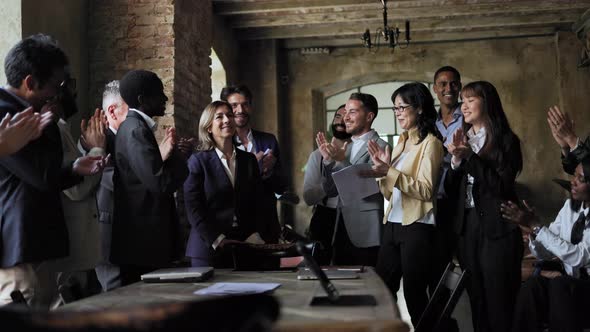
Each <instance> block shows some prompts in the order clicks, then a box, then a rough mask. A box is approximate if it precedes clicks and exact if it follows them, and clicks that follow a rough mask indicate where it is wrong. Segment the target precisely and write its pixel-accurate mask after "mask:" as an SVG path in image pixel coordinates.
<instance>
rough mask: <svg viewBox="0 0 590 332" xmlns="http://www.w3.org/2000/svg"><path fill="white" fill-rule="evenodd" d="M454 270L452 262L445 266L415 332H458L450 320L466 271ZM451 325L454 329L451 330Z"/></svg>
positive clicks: (459, 295) (462, 286) (453, 322)
mask: <svg viewBox="0 0 590 332" xmlns="http://www.w3.org/2000/svg"><path fill="white" fill-rule="evenodd" d="M454 269H455V264H453V263H452V262H451V263H449V265H447V268H446V269H445V272H444V273H443V275H442V277H441V278H440V281H439V282H438V285H437V286H436V289H435V290H434V293H433V294H432V296H431V297H430V301H429V302H428V305H427V306H426V309H425V310H424V313H422V317H420V321H419V322H418V325H417V326H416V329H415V332H431V331H452V330H453V329H455V330H457V331H458V328H457V327H456V324H457V323H456V322H455V321H454V320H452V319H451V314H452V313H453V310H454V309H455V305H457V301H459V297H461V293H462V292H463V289H464V288H465V286H464V282H465V278H466V277H467V271H462V272H461V273H457V272H455V271H454ZM452 325H454V326H455V327H454V328H453V327H452Z"/></svg>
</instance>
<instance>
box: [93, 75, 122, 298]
mask: <svg viewBox="0 0 590 332" xmlns="http://www.w3.org/2000/svg"><path fill="white" fill-rule="evenodd" d="M102 109H103V111H104V112H105V115H106V118H107V122H108V126H109V128H108V129H107V130H106V132H105V135H106V150H107V153H109V154H111V156H114V155H115V134H116V133H117V130H118V129H119V127H120V126H121V123H123V121H125V118H126V117H127V112H128V111H129V107H128V106H127V104H126V103H125V102H124V101H123V98H121V93H120V92H119V81H112V82H110V83H108V84H107V85H106V86H105V89H104V92H103V94H102ZM114 171H115V158H111V161H110V163H109V164H108V165H107V167H105V169H104V171H103V173H102V178H101V180H100V187H99V188H98V191H97V193H96V205H97V208H98V221H99V229H100V241H101V253H102V256H101V262H100V263H99V265H97V266H96V268H95V271H96V276H97V277H98V281H99V282H100V285H101V287H102V290H103V291H104V292H106V291H109V290H111V289H114V288H117V287H120V286H121V276H120V271H119V267H118V266H117V265H115V264H112V263H111V262H110V253H111V234H112V227H113V204H114V199H113V173H114Z"/></svg>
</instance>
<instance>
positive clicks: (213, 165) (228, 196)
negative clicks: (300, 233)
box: [184, 149, 263, 259]
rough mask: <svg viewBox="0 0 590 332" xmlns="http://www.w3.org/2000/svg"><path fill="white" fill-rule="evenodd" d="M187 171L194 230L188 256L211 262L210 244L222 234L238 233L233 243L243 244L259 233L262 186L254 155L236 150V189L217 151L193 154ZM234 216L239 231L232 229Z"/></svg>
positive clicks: (186, 201)
mask: <svg viewBox="0 0 590 332" xmlns="http://www.w3.org/2000/svg"><path fill="white" fill-rule="evenodd" d="M188 168H189V176H188V178H187V179H186V181H185V183H184V206H185V208H186V214H187V218H188V221H189V222H190V224H191V231H190V234H189V238H188V243H187V246H186V256H188V257H193V258H200V259H210V257H211V255H212V250H213V249H212V247H211V244H213V242H215V240H216V239H217V238H218V237H219V235H221V234H224V235H226V236H227V235H228V233H229V232H230V231H231V232H232V233H234V234H237V236H236V237H234V238H233V239H234V240H240V241H243V240H245V239H246V238H247V237H248V236H249V235H250V234H252V233H254V232H257V231H258V232H259V228H260V227H259V225H258V224H257V223H258V222H261V221H263V220H262V219H261V218H260V215H261V214H260V213H261V212H262V207H261V205H260V200H259V199H258V198H259V197H260V195H261V192H262V183H261V178H260V173H259V170H258V164H257V162H256V157H254V155H253V154H251V153H248V152H244V151H242V150H239V149H236V169H235V173H236V175H235V181H234V183H235V186H234V187H232V185H231V182H230V180H229V178H228V176H227V174H226V173H225V170H224V168H223V164H222V163H221V160H220V159H219V157H218V156H217V153H216V152H215V150H209V151H199V152H196V153H194V154H193V155H192V156H191V157H190V159H189V160H188ZM234 215H235V216H236V218H237V220H236V221H237V224H238V228H237V229H232V224H233V222H234ZM261 235H262V234H261ZM228 238H230V237H228Z"/></svg>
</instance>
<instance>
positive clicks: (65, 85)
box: [45, 77, 76, 103]
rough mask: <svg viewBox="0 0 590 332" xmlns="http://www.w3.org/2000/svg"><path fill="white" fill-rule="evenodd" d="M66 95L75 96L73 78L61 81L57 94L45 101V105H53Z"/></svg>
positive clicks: (74, 81)
mask: <svg viewBox="0 0 590 332" xmlns="http://www.w3.org/2000/svg"><path fill="white" fill-rule="evenodd" d="M66 93H68V94H70V95H72V96H73V95H75V94H76V79H75V78H71V77H69V78H66V79H65V80H63V81H62V82H61V83H60V84H59V87H58V89H57V94H56V95H55V96H53V97H51V98H49V99H47V100H45V102H46V103H54V102H58V101H60V100H61V99H62V98H63V96H64V95H65V94H66Z"/></svg>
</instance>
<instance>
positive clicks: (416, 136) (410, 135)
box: [400, 127, 420, 143]
mask: <svg viewBox="0 0 590 332" xmlns="http://www.w3.org/2000/svg"><path fill="white" fill-rule="evenodd" d="M407 139H410V142H411V143H418V141H420V132H419V131H418V127H414V128H412V129H410V130H406V131H404V132H403V133H402V134H401V135H400V140H404V141H405V140H407Z"/></svg>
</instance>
